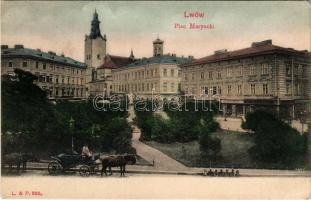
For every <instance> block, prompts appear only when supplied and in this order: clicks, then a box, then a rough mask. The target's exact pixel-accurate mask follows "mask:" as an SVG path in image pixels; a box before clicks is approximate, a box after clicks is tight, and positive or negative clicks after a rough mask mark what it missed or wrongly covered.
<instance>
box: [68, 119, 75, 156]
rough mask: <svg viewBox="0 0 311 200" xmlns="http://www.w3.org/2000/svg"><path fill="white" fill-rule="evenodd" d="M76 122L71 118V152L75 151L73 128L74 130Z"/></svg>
mask: <svg viewBox="0 0 311 200" xmlns="http://www.w3.org/2000/svg"><path fill="white" fill-rule="evenodd" d="M74 123H75V120H74V119H73V118H72V117H71V118H70V120H69V127H70V131H71V152H73V151H74V144H73V128H74Z"/></svg>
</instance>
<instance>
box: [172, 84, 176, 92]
mask: <svg viewBox="0 0 311 200" xmlns="http://www.w3.org/2000/svg"><path fill="white" fill-rule="evenodd" d="M174 90H175V84H174V83H171V92H174Z"/></svg>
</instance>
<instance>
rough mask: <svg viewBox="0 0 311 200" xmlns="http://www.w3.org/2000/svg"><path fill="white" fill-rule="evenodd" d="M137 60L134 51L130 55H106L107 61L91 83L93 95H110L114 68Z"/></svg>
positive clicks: (97, 71) (96, 72)
mask: <svg viewBox="0 0 311 200" xmlns="http://www.w3.org/2000/svg"><path fill="white" fill-rule="evenodd" d="M134 61H135V58H134V55H133V51H131V55H130V57H121V56H113V55H108V54H107V55H106V57H105V62H104V64H103V65H102V66H100V67H98V68H97V70H96V71H95V73H94V80H93V81H92V82H91V84H90V88H89V90H90V94H91V95H92V96H95V95H102V96H109V95H110V94H111V92H112V70H113V69H117V68H119V67H121V66H124V65H127V64H129V63H132V62H134Z"/></svg>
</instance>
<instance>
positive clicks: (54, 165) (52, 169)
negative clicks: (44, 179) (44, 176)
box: [48, 161, 62, 174]
mask: <svg viewBox="0 0 311 200" xmlns="http://www.w3.org/2000/svg"><path fill="white" fill-rule="evenodd" d="M61 170H62V166H61V165H60V164H59V163H58V162H56V161H53V162H50V163H49V166H48V171H49V174H59V173H60V172H61Z"/></svg>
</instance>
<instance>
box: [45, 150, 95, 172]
mask: <svg viewBox="0 0 311 200" xmlns="http://www.w3.org/2000/svg"><path fill="white" fill-rule="evenodd" d="M99 157H100V155H99V154H97V155H94V158H87V157H84V156H81V155H80V154H75V153H72V154H66V153H63V154H59V155H57V156H51V159H52V161H51V162H50V163H49V165H48V172H49V174H59V173H61V172H65V171H68V170H70V169H72V168H75V167H78V168H79V174H80V175H81V176H89V175H90V174H92V173H95V172H96V170H98V168H99V164H100V162H97V160H98V159H99Z"/></svg>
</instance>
